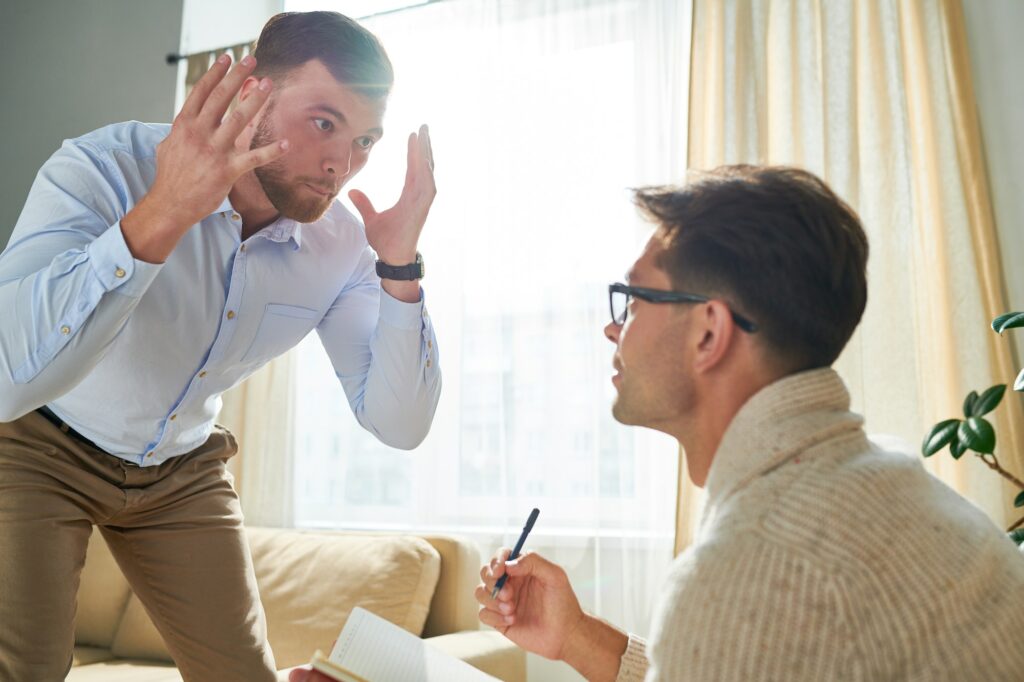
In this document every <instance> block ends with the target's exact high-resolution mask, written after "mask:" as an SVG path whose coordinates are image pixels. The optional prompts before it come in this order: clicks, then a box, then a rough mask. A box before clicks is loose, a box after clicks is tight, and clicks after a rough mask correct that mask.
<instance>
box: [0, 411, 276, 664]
mask: <svg viewBox="0 0 1024 682" xmlns="http://www.w3.org/2000/svg"><path fill="white" fill-rule="evenodd" d="M236 451H237V445H236V443H235V439H234V438H233V437H232V436H231V434H230V433H229V432H228V431H226V430H224V429H221V428H217V429H215V430H214V432H213V434H212V435H211V436H210V438H209V439H208V440H207V441H206V443H204V444H203V445H202V446H200V447H198V448H196V449H195V450H193V451H192V452H190V453H188V454H185V455H181V456H180V457H174V458H172V459H170V460H169V461H167V462H165V463H163V464H161V465H160V466H155V467H137V466H133V465H132V464H130V463H128V462H125V461H124V460H121V459H120V458H118V457H114V456H113V455H109V454H107V453H105V452H103V451H102V450H98V449H96V448H94V447H91V446H89V445H86V444H85V443H82V442H81V441H79V440H77V439H73V438H71V437H69V436H68V435H67V434H65V433H64V432H63V431H62V430H61V429H59V428H58V427H56V426H54V425H53V424H51V423H50V422H49V421H47V420H46V419H45V418H43V417H42V416H41V415H39V414H37V413H35V412H31V413H29V414H27V415H25V416H24V417H22V418H20V419H18V420H16V421H13V422H9V423H0V682H25V681H31V682H49V681H50V680H63V679H64V677H65V676H66V675H67V673H68V670H69V669H70V666H71V657H72V649H73V646H74V619H75V601H76V595H77V593H78V586H79V577H80V574H81V570H82V565H83V563H84V561H85V550H86V545H87V543H88V540H89V535H90V534H91V532H92V526H93V525H94V524H95V525H97V526H99V528H100V531H101V532H102V534H103V536H104V538H106V541H107V544H108V545H109V546H110V549H111V551H112V552H113V555H114V557H115V558H116V559H117V562H118V564H119V565H120V566H121V570H122V571H123V572H124V575H125V577H126V578H127V579H128V582H129V584H130V585H131V588H132V590H133V591H134V592H135V594H136V595H137V596H138V597H139V600H140V601H141V602H142V604H143V606H145V608H146V610H147V611H148V613H149V616H150V618H152V620H153V622H154V624H155V625H156V627H157V629H158V630H159V631H160V634H161V635H162V636H163V638H164V641H165V642H166V644H167V648H168V650H169V651H170V652H171V655H172V656H173V658H174V660H175V662H176V663H177V665H178V668H179V670H180V671H181V674H182V676H183V677H184V679H185V680H189V681H192V680H197V681H206V680H217V681H218V682H219V681H221V680H239V681H241V680H245V682H262V681H264V680H265V681H267V682H269V681H271V680H275V679H276V676H275V673H274V658H273V654H272V653H271V651H270V646H269V645H268V644H267V637H266V630H267V628H266V618H265V616H264V613H263V607H262V605H261V604H260V600H259V594H258V593H257V589H256V577H255V574H254V572H253V567H252V558H251V556H250V554H249V547H248V544H247V542H246V538H245V533H244V529H243V526H242V513H241V508H240V506H239V503H238V497H237V496H236V495H235V491H234V489H233V488H232V485H231V482H232V477H231V474H230V473H228V471H227V468H226V462H227V460H228V459H229V458H230V457H231V456H232V455H234V454H235V452H236Z"/></svg>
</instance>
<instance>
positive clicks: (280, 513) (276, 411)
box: [185, 43, 295, 527]
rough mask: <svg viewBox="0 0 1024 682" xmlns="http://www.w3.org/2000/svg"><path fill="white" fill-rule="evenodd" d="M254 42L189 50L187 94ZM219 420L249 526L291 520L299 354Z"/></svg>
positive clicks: (239, 390)
mask: <svg viewBox="0 0 1024 682" xmlns="http://www.w3.org/2000/svg"><path fill="white" fill-rule="evenodd" d="M254 47H255V43H242V44H240V45H233V46H231V47H226V48H223V49H219V50H213V51H210V52H202V53H199V54H193V55H189V57H188V64H187V67H186V70H185V97H188V93H190V92H191V91H192V87H193V86H194V85H195V84H196V82H197V81H198V80H199V79H200V78H202V76H203V74H204V73H206V72H207V71H208V70H209V69H210V67H211V66H212V65H213V62H214V60H216V59H217V57H219V56H220V55H222V54H224V53H225V52H227V53H230V54H231V57H232V59H233V60H234V62H235V63H237V62H238V61H239V60H241V59H242V57H244V56H245V55H247V54H249V53H250V52H251V51H252V50H253V48H254ZM223 400H224V406H223V408H222V409H221V412H220V416H219V417H218V421H219V422H220V423H221V424H222V425H223V426H225V427H227V428H228V429H229V430H230V431H231V433H233V434H234V436H235V438H236V440H237V441H238V454H237V455H236V456H235V457H233V458H232V459H231V462H230V464H229V468H230V470H231V472H232V473H233V474H234V476H235V490H236V491H237V492H238V497H239V500H240V501H241V504H242V511H243V512H244V514H245V518H246V521H247V522H248V523H249V524H251V525H258V526H278V527H287V526H291V525H293V520H294V509H293V507H294V505H293V493H292V488H293V485H292V481H293V478H294V474H293V466H294V465H293V450H294V441H295V438H294V431H295V426H294V425H295V357H294V354H293V353H292V352H289V353H286V354H285V355H283V356H281V357H279V358H277V359H275V360H273V361H272V362H270V363H269V364H267V365H266V366H265V367H263V368H262V369H260V370H259V371H258V372H256V373H255V374H253V375H252V376H251V377H249V378H248V379H246V380H245V381H244V382H242V383H241V384H239V385H238V386H236V387H235V388H233V389H231V390H230V391H228V392H226V393H225V394H224V396H223Z"/></svg>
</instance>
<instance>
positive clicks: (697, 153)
mask: <svg viewBox="0 0 1024 682" xmlns="http://www.w3.org/2000/svg"><path fill="white" fill-rule="evenodd" d="M693 26H694V32H693V53H692V58H691V65H692V71H691V81H690V85H691V93H690V102H691V107H690V119H689V158H688V161H689V163H688V166H689V167H690V168H693V169H708V168H713V167H715V166H718V165H721V164H726V163H762V164H788V165H796V166H802V167H804V168H807V169H808V170H810V171H812V172H815V173H817V174H818V175H820V176H821V177H823V178H824V179H825V180H826V181H827V182H828V183H829V184H830V185H831V186H832V187H833V188H834V189H835V190H836V192H837V193H838V194H839V195H840V196H842V197H843V198H844V199H846V200H847V201H848V202H849V203H850V204H851V205H852V206H853V207H854V208H855V209H856V210H857V211H858V213H859V214H860V215H861V218H862V219H863V221H864V226H865V230H866V231H867V233H868V238H869V240H870V244H871V257H870V261H869V264H868V285H869V296H868V307H867V310H866V311H865V315H864V319H863V321H862V322H861V325H860V328H859V329H858V331H857V332H856V333H855V335H854V337H853V339H851V341H850V344H849V346H848V347H847V349H846V351H844V353H843V355H842V356H841V357H840V359H839V360H838V362H837V363H836V368H837V370H838V371H839V372H840V374H841V375H842V376H843V378H844V379H845V380H846V382H847V385H848V386H849V388H850V391H851V395H852V397H853V403H854V409H855V410H857V411H859V412H861V413H862V414H864V415H865V417H866V419H867V427H868V429H869V432H870V433H887V434H892V435H896V436H898V437H900V438H901V439H902V440H903V441H905V442H906V443H907V445H908V447H909V449H910V450H911V451H912V452H913V453H915V455H916V454H917V453H918V448H919V444H920V442H921V439H922V438H923V436H924V434H925V433H926V431H927V430H928V429H929V428H930V426H931V425H932V424H933V423H935V422H937V421H939V420H940V419H945V418H949V417H957V416H960V407H961V402H962V400H963V397H964V396H965V395H966V394H967V392H968V391H970V390H972V389H973V390H978V391H979V392H980V391H981V390H984V389H985V388H987V387H988V386H990V385H992V384H996V383H1010V382H1012V380H1013V377H1014V368H1013V365H1012V362H1011V349H1010V345H1009V343H1008V342H1007V340H1006V339H1000V338H998V337H997V336H996V335H995V334H994V333H993V332H992V331H991V329H990V327H989V322H990V321H991V319H992V318H993V317H994V316H995V315H997V314H999V313H1001V312H1004V311H1005V310H1006V305H1007V303H1006V296H1005V284H1004V278H1003V274H1002V270H1001V267H1000V262H999V258H998V240H997V235H996V231H995V228H994V219H993V213H992V206H991V201H990V197H989V189H988V180H987V177H986V171H985V166H984V163H983V159H982V157H981V137H980V131H979V127H978V119H977V112H976V109H975V102H974V96H973V86H972V83H971V75H970V70H969V63H968V53H967V44H966V34H965V28H964V20H963V16H962V7H961V5H960V3H959V1H958V0H940V1H939V2H927V3H925V2H919V1H917V0H877V1H876V2H857V3H850V2H846V1H842V2H837V1H831V0H816V1H814V2H802V1H797V0H695V1H694V23H693ZM1008 397H1009V396H1008ZM991 417H992V419H993V421H994V422H995V425H996V429H997V433H998V435H999V443H998V446H997V449H996V453H997V455H999V456H1000V458H1001V460H1002V461H1003V463H1004V466H1007V467H1008V468H1011V469H1012V470H1014V471H1016V472H1018V473H1020V472H1024V433H1022V428H1024V427H1022V424H1024V414H1022V410H1021V404H1020V401H1018V400H1013V399H1008V400H1007V399H1004V403H1003V404H1002V405H1000V407H999V408H998V409H997V410H996V412H994V413H993V414H992V415H991ZM927 466H928V467H929V468H930V470H931V471H933V472H934V473H936V474H937V475H938V476H939V477H940V478H942V479H943V480H945V481H946V482H947V483H948V484H950V485H951V486H952V487H954V488H955V489H956V490H957V491H959V492H960V493H961V494H963V495H965V496H966V497H968V498H969V499H971V500H972V501H973V502H974V503H975V504H977V505H978V506H980V507H981V508H982V509H984V510H985V511H986V512H987V513H988V514H989V515H990V516H991V517H992V518H993V519H994V520H996V522H997V523H999V524H1003V523H1004V522H1006V521H1007V520H1009V517H1010V515H1011V513H1012V499H1013V495H1014V494H1015V492H1016V491H1014V490H1012V489H1011V488H1010V487H1009V486H1004V485H1003V483H1002V480H1001V479H1000V478H999V477H998V476H996V475H995V474H994V473H993V472H991V471H990V470H989V469H988V468H987V467H986V466H984V465H983V464H982V463H981V462H977V461H974V458H973V457H965V458H962V459H961V460H960V461H954V460H953V459H952V458H951V457H950V456H949V455H948V454H947V453H945V452H944V453H940V454H938V455H936V456H934V457H932V458H931V459H929V460H928V461H927ZM683 483H685V482H681V485H683ZM691 499H692V496H690V495H680V507H679V513H678V515H677V516H678V521H679V523H678V527H677V537H678V538H679V540H678V541H677V550H679V549H682V547H683V546H685V539H686V538H688V537H690V535H691V533H692V529H693V527H694V524H695V523H696V520H695V518H694V516H693V515H692V514H690V513H687V507H686V506H687V505H690V500H691Z"/></svg>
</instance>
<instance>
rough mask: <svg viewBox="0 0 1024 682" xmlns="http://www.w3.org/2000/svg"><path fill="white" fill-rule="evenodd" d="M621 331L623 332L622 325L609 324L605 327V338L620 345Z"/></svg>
mask: <svg viewBox="0 0 1024 682" xmlns="http://www.w3.org/2000/svg"><path fill="white" fill-rule="evenodd" d="M621 331H622V325H621V324H615V323H614V322H609V323H608V324H606V325H605V327H604V336H605V338H606V339H608V340H609V341H611V342H612V343H614V344H616V345H618V343H619V333H620V332H621Z"/></svg>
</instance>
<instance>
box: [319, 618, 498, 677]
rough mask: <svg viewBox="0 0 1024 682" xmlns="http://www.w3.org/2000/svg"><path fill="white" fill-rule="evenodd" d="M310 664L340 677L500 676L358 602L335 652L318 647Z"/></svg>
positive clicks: (330, 675)
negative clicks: (433, 643)
mask: <svg viewBox="0 0 1024 682" xmlns="http://www.w3.org/2000/svg"><path fill="white" fill-rule="evenodd" d="M310 665H312V666H313V668H315V669H316V670H319V671H320V672H322V673H323V674H325V675H328V676H329V677H333V678H334V679H336V680H339V681H340V682H496V680H497V678H494V677H491V676H490V675H487V674H486V673H483V672H481V671H479V670H477V669H476V668H474V667H473V666H471V665H469V664H468V663H466V662H465V661H460V660H459V659H457V658H455V657H453V656H449V655H448V654H446V653H444V652H442V651H440V650H438V649H435V648H433V647H431V646H430V645H429V644H426V643H425V642H424V641H423V640H422V639H420V638H419V637H417V636H416V635H413V634H411V633H408V632H406V631H405V630H403V629H402V628H400V627H398V626H397V625H394V624H392V623H390V622H388V621H386V620H384V619H383V618H381V617H380V616H376V615H374V614H372V613H370V612H369V611H367V610H366V609H363V608H361V607H358V606H357V607H356V608H354V609H352V614H351V615H350V616H349V617H348V622H347V623H345V627H344V628H342V630H341V634H340V635H338V641H337V642H335V644H334V649H333V650H332V651H331V655H330V657H329V658H328V657H325V656H324V655H323V653H322V652H320V651H317V652H316V653H315V654H314V655H313V660H312V661H311V662H310Z"/></svg>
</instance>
